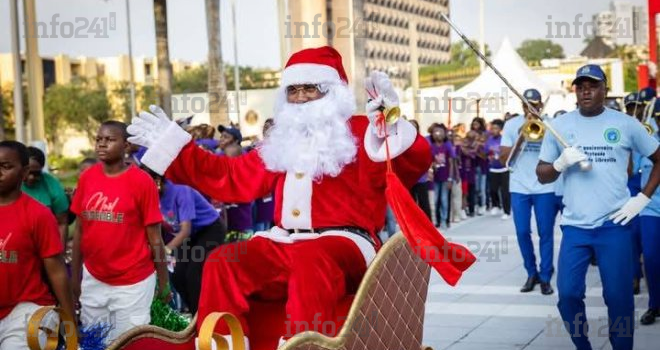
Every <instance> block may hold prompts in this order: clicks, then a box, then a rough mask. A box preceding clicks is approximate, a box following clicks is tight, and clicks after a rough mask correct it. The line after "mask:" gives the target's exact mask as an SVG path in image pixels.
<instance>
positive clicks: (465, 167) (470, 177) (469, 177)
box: [456, 146, 477, 184]
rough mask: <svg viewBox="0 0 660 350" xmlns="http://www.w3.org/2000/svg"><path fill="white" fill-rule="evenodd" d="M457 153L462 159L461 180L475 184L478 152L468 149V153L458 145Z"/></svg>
mask: <svg viewBox="0 0 660 350" xmlns="http://www.w3.org/2000/svg"><path fill="white" fill-rule="evenodd" d="M456 153H457V154H460V159H461V171H460V174H461V181H465V182H467V183H469V184H473V183H474V182H475V180H476V179H475V176H476V171H475V167H476V165H477V164H476V158H477V156H476V153H475V152H474V151H468V152H467V154H466V153H464V152H463V151H462V149H461V146H456Z"/></svg>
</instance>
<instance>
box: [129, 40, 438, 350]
mask: <svg viewBox="0 0 660 350" xmlns="http://www.w3.org/2000/svg"><path fill="white" fill-rule="evenodd" d="M341 62H342V59H341V56H340V55H339V53H338V52H337V51H336V50H335V49H333V48H331V47H328V46H325V47H321V48H315V49H306V50H302V51H299V52H297V53H295V54H293V56H291V58H290V59H289V61H288V63H287V65H286V67H285V69H284V71H283V73H282V84H281V86H282V87H281V88H280V89H279V90H278V95H277V103H276V112H275V117H274V119H275V124H274V126H273V127H272V128H271V130H270V131H269V133H268V135H267V136H266V138H265V139H264V141H263V143H262V144H261V145H260V147H258V148H257V149H256V150H254V151H251V152H248V153H246V154H244V155H242V156H239V157H235V158H231V157H217V156H214V155H212V154H208V153H206V152H204V151H202V150H199V148H197V147H195V146H194V145H193V144H192V143H191V142H190V136H189V135H188V134H187V133H185V132H184V131H183V130H181V129H180V128H179V127H178V126H177V125H176V124H174V123H173V122H171V121H170V119H169V118H168V117H167V116H166V115H165V114H164V113H163V112H162V110H160V108H157V107H152V113H154V114H149V113H146V112H143V113H141V114H140V117H139V118H135V119H134V121H133V123H132V124H131V126H130V127H129V132H130V133H131V134H132V135H134V136H133V137H131V142H134V143H137V144H140V145H143V146H145V147H148V148H149V150H148V151H147V153H146V154H145V156H144V157H143V158H142V162H143V163H144V164H145V165H147V166H149V167H150V168H151V169H152V170H154V171H157V172H159V173H166V176H167V177H168V178H170V179H172V180H173V181H174V182H180V183H185V184H188V185H190V186H193V187H195V188H197V189H199V190H200V191H201V192H203V193H205V194H207V195H209V196H211V197H213V198H215V199H218V200H221V201H224V202H249V201H253V200H255V199H257V198H261V197H264V196H265V195H267V194H269V193H273V192H274V193H275V221H276V226H274V227H273V228H272V229H271V230H270V231H267V232H258V233H257V234H255V237H254V238H252V239H250V240H248V241H246V242H239V243H231V244H227V245H224V246H222V247H220V248H218V249H216V250H215V251H214V252H212V253H211V255H210V256H209V259H208V260H207V262H206V264H205V265H204V272H203V277H202V295H201V297H200V303H199V312H198V319H199V320H203V319H204V318H205V317H206V316H207V315H208V314H209V313H211V312H214V311H222V312H230V313H232V314H234V315H236V316H237V317H238V318H239V319H240V321H241V324H242V326H243V329H244V331H245V334H246V335H247V337H248V339H249V337H250V336H251V335H250V329H249V328H248V324H247V316H248V313H249V312H250V310H249V298H251V297H253V296H259V295H262V294H264V293H268V297H269V299H270V300H279V301H282V302H286V313H287V322H291V323H293V324H307V325H310V327H311V325H314V324H316V323H317V321H315V320H317V319H318V320H320V321H321V322H326V321H327V322H336V321H337V316H338V315H337V312H338V310H337V306H338V302H339V300H341V298H342V297H344V296H345V295H346V294H347V293H353V292H355V290H356V288H357V286H358V284H359V283H360V280H361V279H362V276H363V275H364V273H365V271H366V269H367V266H368V265H369V263H370V262H371V261H372V259H373V258H374V256H375V253H376V250H377V249H378V248H379V247H380V242H379V240H378V237H377V236H376V233H377V232H378V231H380V229H381V228H382V226H383V223H384V221H385V204H386V203H385V174H386V164H385V162H384V160H385V159H386V153H387V152H386V148H385V139H386V137H387V139H388V140H389V155H390V156H391V157H392V158H393V164H392V165H393V169H394V171H395V172H396V174H397V175H398V176H399V178H400V179H401V181H402V182H403V183H404V184H406V185H407V186H409V187H412V185H413V184H414V183H415V182H417V180H419V178H420V177H421V176H422V174H423V173H424V172H426V171H427V170H428V169H429V167H430V165H431V150H430V147H429V144H428V142H426V140H425V139H424V138H423V137H422V136H421V135H419V134H417V132H416V131H415V128H414V127H413V126H412V124H410V123H409V122H408V121H406V120H404V119H403V118H399V119H398V120H397V121H396V122H395V123H393V124H391V125H383V124H380V125H378V124H377V120H378V119H377V118H378V116H379V115H380V114H381V113H380V107H381V106H383V104H392V103H393V104H395V105H396V104H398V97H397V95H396V92H394V89H393V87H392V85H391V82H390V81H389V79H388V78H387V76H386V75H385V74H384V73H378V72H375V73H372V75H371V77H370V80H371V81H372V82H374V85H375V86H376V87H377V89H378V93H377V94H376V96H373V97H372V98H373V99H372V100H371V101H370V102H369V103H368V105H367V112H368V116H353V112H354V110H355V100H354V98H353V94H352V92H351V90H350V89H349V87H348V78H347V76H346V74H345V72H344V69H343V66H342V63H341ZM388 135H389V136H388ZM239 245H240V247H241V248H242V249H241V250H242V251H244V252H245V253H242V254H241V255H240V257H239V258H238V259H233V258H231V257H228V256H229V255H230V254H228V253H229V252H230V251H237V250H238V247H239ZM230 258H231V259H230ZM269 286H277V288H269ZM283 321H284V320H283ZM220 327H221V329H216V331H217V332H218V333H220V334H225V335H226V334H228V329H227V328H226V327H225V326H220ZM305 330H306V329H303V330H300V329H299V327H297V330H296V331H297V332H299V331H305ZM316 330H317V331H322V330H321V329H316ZM290 336H292V335H291V334H289V335H286V336H285V338H288V337H290ZM245 342H246V343H247V340H245Z"/></svg>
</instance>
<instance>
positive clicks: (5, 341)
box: [0, 302, 59, 350]
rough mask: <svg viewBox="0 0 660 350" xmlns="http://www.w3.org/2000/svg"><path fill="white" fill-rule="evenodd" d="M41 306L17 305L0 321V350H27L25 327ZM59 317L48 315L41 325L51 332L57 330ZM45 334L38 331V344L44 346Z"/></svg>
mask: <svg viewBox="0 0 660 350" xmlns="http://www.w3.org/2000/svg"><path fill="white" fill-rule="evenodd" d="M39 308H41V306H39V305H37V304H35V303H29V302H25V303H19V304H18V305H16V306H15V307H14V308H13V309H12V310H11V312H10V313H9V315H7V316H6V317H5V318H3V319H2V320H0V350H27V349H28V345H27V325H28V321H29V320H30V317H32V314H34V312H35V311H37V310H38V309H39ZM58 324H59V316H58V315H57V313H55V312H50V313H48V314H47V315H46V316H45V317H44V319H43V321H42V324H41V327H46V328H48V329H51V330H53V331H56V330H57V326H58ZM46 338H47V336H46V333H45V332H43V331H39V344H40V345H41V348H42V349H43V348H44V346H46Z"/></svg>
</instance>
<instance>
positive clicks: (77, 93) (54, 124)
mask: <svg viewBox="0 0 660 350" xmlns="http://www.w3.org/2000/svg"><path fill="white" fill-rule="evenodd" d="M111 117H112V109H111V106H110V101H109V99H108V95H107V91H106V89H105V87H104V86H103V85H99V84H93V83H90V82H87V81H84V80H83V81H80V82H77V83H68V84H55V85H51V86H50V87H49V88H48V89H47V90H46V93H45V94H44V120H45V126H46V137H47V138H48V141H50V142H51V143H52V144H53V148H54V150H59V149H60V148H61V145H62V144H61V142H62V140H61V139H60V136H61V135H60V134H61V132H62V131H63V130H65V129H66V128H73V129H74V130H77V131H80V132H84V133H86V134H87V136H88V137H89V138H90V140H91V139H92V138H93V136H94V135H95V133H96V130H97V128H98V126H99V125H100V123H102V122H104V121H106V120H109V119H110V118H111Z"/></svg>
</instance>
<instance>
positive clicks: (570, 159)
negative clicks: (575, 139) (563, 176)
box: [552, 146, 587, 173]
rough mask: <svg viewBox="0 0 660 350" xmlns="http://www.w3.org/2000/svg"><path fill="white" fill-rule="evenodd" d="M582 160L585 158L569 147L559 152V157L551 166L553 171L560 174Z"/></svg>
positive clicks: (575, 149) (579, 152) (585, 158)
mask: <svg viewBox="0 0 660 350" xmlns="http://www.w3.org/2000/svg"><path fill="white" fill-rule="evenodd" d="M583 160H587V156H586V155H585V154H584V153H582V152H581V151H580V150H578V149H577V148H575V147H573V146H571V147H566V148H565V149H564V151H562V152H561V155H560V156H559V158H557V160H555V161H554V163H552V166H553V167H554V168H555V170H557V171H558V172H560V173H561V172H563V171H564V170H566V169H568V168H570V167H571V166H573V165H574V164H577V163H579V162H581V161H583Z"/></svg>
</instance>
